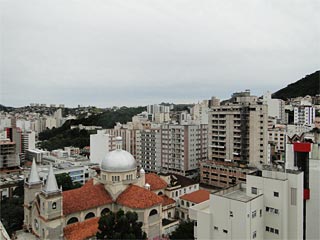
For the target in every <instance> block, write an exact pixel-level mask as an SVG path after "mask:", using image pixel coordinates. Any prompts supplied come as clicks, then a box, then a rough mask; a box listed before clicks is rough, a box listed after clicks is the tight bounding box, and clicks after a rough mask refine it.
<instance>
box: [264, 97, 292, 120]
mask: <svg viewBox="0 0 320 240" xmlns="http://www.w3.org/2000/svg"><path fill="white" fill-rule="evenodd" d="M262 101H263V103H264V104H266V105H267V106H268V116H269V117H275V118H276V119H277V120H278V122H279V123H285V120H286V117H285V101H283V100H281V99H274V98H271V93H270V92H267V93H266V94H264V95H263V98H262Z"/></svg>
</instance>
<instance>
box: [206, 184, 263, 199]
mask: <svg viewBox="0 0 320 240" xmlns="http://www.w3.org/2000/svg"><path fill="white" fill-rule="evenodd" d="M212 194H213V195H217V196H221V197H225V198H228V199H232V200H236V201H240V202H249V201H251V200H252V199H254V198H256V197H257V196H254V197H250V196H248V195H247V194H246V189H245V188H244V185H243V184H237V185H235V186H232V187H229V188H226V189H223V190H220V191H216V192H214V193H212ZM258 196H260V195H258Z"/></svg>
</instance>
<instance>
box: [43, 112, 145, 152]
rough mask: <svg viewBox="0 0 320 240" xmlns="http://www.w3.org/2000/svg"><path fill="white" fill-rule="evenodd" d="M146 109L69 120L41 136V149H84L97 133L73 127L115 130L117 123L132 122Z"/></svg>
mask: <svg viewBox="0 0 320 240" xmlns="http://www.w3.org/2000/svg"><path fill="white" fill-rule="evenodd" d="M145 110H146V108H145V107H135V108H133V107H132V108H127V107H122V108H120V109H118V110H111V109H110V110H107V111H105V112H103V113H100V114H96V115H92V116H90V117H88V118H81V119H76V120H68V121H67V122H65V123H64V124H63V125H62V126H61V127H60V128H53V129H51V130H46V131H44V132H41V133H40V134H39V140H41V141H42V142H41V144H40V147H41V148H44V149H47V150H53V149H58V148H63V147H67V146H74V147H80V148H83V147H84V146H88V145H89V143H90V134H92V133H94V132H95V131H87V130H79V129H70V126H72V125H79V124H82V125H85V126H90V125H94V126H102V127H103V128H113V127H114V126H115V124H116V122H120V123H126V122H129V121H131V119H132V117H133V116H134V115H136V114H138V113H141V112H143V111H145Z"/></svg>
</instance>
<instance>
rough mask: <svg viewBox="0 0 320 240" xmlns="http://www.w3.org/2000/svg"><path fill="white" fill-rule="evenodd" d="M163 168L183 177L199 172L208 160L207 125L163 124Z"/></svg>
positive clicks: (161, 130)
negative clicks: (203, 162)
mask: <svg viewBox="0 0 320 240" xmlns="http://www.w3.org/2000/svg"><path fill="white" fill-rule="evenodd" d="M160 132H161V167H162V169H163V170H165V171H168V172H173V173H177V174H182V175H192V174H194V173H196V172H197V170H198V168H199V164H200V162H201V161H204V160H206V159H207V134H208V133H207V125H206V124H195V125H180V124H162V125H161V128H160Z"/></svg>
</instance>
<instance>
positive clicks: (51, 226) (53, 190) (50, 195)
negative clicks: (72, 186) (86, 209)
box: [39, 165, 63, 239]
mask: <svg viewBox="0 0 320 240" xmlns="http://www.w3.org/2000/svg"><path fill="white" fill-rule="evenodd" d="M39 199H40V202H39V205H40V206H39V208H40V218H41V229H40V231H39V233H40V234H39V235H40V237H41V239H53V238H57V236H60V237H62V234H63V231H62V230H63V221H62V216H63V208H62V207H63V206H62V203H63V199H62V190H61V189H59V188H58V184H57V180H56V177H55V175H54V173H53V167H52V165H50V168H49V173H48V177H47V182H46V185H45V187H44V188H43V189H42V191H41V193H40V195H39Z"/></svg>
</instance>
